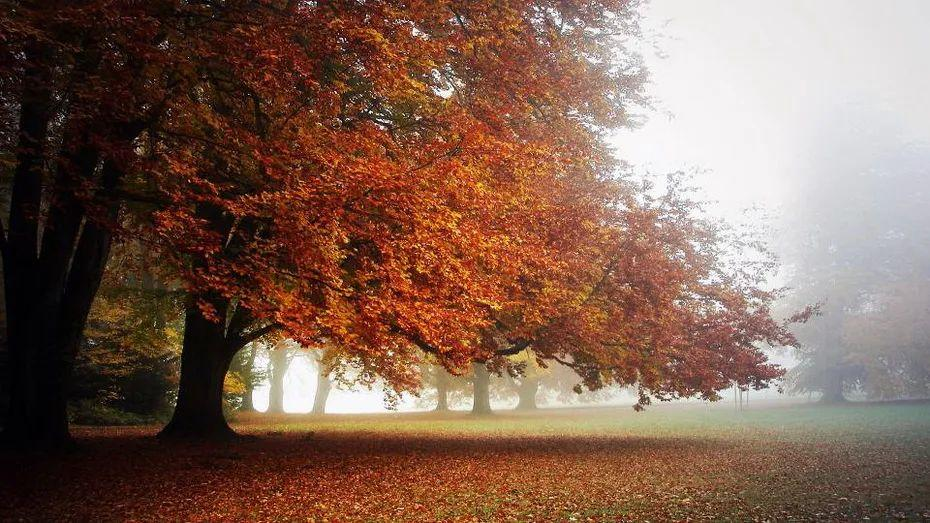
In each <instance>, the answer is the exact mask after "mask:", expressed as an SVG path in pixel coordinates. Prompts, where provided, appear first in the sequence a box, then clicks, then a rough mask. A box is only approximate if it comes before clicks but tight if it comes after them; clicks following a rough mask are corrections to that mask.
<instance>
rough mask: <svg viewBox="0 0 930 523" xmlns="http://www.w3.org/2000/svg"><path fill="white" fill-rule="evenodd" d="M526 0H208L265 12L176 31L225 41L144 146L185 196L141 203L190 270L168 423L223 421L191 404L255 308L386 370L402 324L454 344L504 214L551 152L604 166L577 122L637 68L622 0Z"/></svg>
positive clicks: (632, 87)
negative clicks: (239, 2)
mask: <svg viewBox="0 0 930 523" xmlns="http://www.w3.org/2000/svg"><path fill="white" fill-rule="evenodd" d="M537 7H538V6H537V5H535V4H533V3H516V2H515V3H514V5H513V9H509V10H508V9H498V7H497V6H494V7H491V6H489V5H484V4H480V3H479V4H475V5H473V6H463V7H462V8H461V9H460V10H459V9H456V10H451V11H450V9H449V7H448V6H445V5H440V4H437V5H432V4H424V5H417V6H416V8H413V7H411V6H404V7H395V6H394V5H393V4H391V3H380V2H372V3H366V4H364V5H356V4H343V3H336V4H326V5H315V4H299V5H292V6H289V9H291V10H290V11H287V16H286V17H284V16H281V14H280V13H277V12H275V11H274V10H273V9H272V10H265V9H261V8H257V9H254V10H252V11H231V12H225V11H223V12H222V13H221V14H222V15H224V16H227V15H228V16H229V17H231V18H228V19H224V20H225V21H227V22H231V21H232V22H235V25H236V26H245V27H256V28H266V29H267V28H271V27H273V28H274V30H264V31H263V30H259V29H255V30H251V29H250V30H248V31H246V32H247V33H248V34H247V35H246V36H247V37H248V38H245V37H243V38H242V39H241V41H239V40H237V41H236V42H235V44H234V45H231V42H230V41H229V38H228V37H224V41H223V43H222V45H217V44H216V42H208V38H210V37H211V36H210V34H209V33H208V34H207V36H205V37H199V36H198V37H199V38H201V40H202V41H199V42H196V43H187V42H184V44H185V45H188V46H189V48H190V49H192V51H191V53H192V54H197V53H206V54H209V53H208V52H207V51H206V49H213V48H218V47H221V48H224V49H228V48H229V47H234V48H235V49H236V52H233V53H229V54H223V55H221V56H211V58H212V59H213V61H212V62H211V63H210V64H209V67H208V68H207V70H208V71H210V74H209V76H208V77H207V78H203V79H199V81H198V82H196V83H194V84H192V85H196V90H193V91H190V93H191V94H190V95H189V96H188V98H187V99H185V100H183V103H181V102H179V104H178V105H177V106H175V107H174V109H175V110H176V111H177V112H176V115H177V116H176V117H175V118H172V119H171V120H170V121H169V122H167V124H168V125H166V126H165V127H164V128H162V129H159V135H158V137H159V141H160V145H159V151H160V153H159V156H158V158H157V162H156V164H157V166H159V167H160V169H162V170H163V174H161V177H163V178H165V179H167V180H168V183H167V185H166V186H167V187H168V191H169V192H170V193H180V194H183V195H184V198H182V199H179V200H178V202H177V204H176V205H166V206H165V207H164V208H163V209H162V210H161V211H160V212H158V213H156V220H155V222H156V224H157V230H158V231H159V235H160V239H161V240H162V241H163V242H164V244H166V245H167V246H169V247H168V248H166V252H168V253H169V254H171V256H172V259H173V261H175V263H176V264H177V265H178V266H179V267H180V270H181V272H182V273H183V274H184V276H185V279H186V281H187V282H188V288H189V289H190V290H191V300H190V304H189V307H188V317H187V324H188V327H187V329H186V331H187V332H189V333H191V335H190V336H186V337H185V344H184V345H185V348H184V351H183V354H184V356H182V371H181V372H182V376H181V385H180V392H179V402H178V413H177V415H176V419H175V420H173V421H172V424H170V425H169V427H167V428H166V431H165V434H166V435H168V434H171V433H172V432H176V431H178V432H180V433H181V434H185V435H192V434H197V433H200V434H203V435H209V434H227V433H228V432H229V431H228V427H227V426H226V425H225V422H224V421H223V420H222V419H221V417H219V415H218V412H219V410H218V409H217V408H216V407H215V406H214V407H211V408H210V414H209V415H203V414H202V413H201V414H195V411H197V410H199V409H205V408H206V405H207V404H208V403H209V404H214V405H215V403H216V401H217V400H216V398H218V397H219V394H218V393H217V392H216V391H217V390H218V388H219V387H220V382H219V380H218V379H217V377H218V376H219V375H220V374H222V373H223V372H224V369H226V368H228V361H229V360H230V358H231V354H234V353H235V352H236V351H237V350H238V348H239V346H241V345H240V343H241V342H242V341H243V338H251V337H252V336H253V335H254V334H255V333H263V332H264V330H265V329H276V328H281V329H283V330H284V331H285V332H286V333H287V335H288V336H291V337H293V338H294V339H296V340H297V341H299V342H300V343H301V344H303V345H307V346H309V345H315V344H319V343H320V342H321V340H324V339H329V340H333V342H334V343H337V344H338V345H339V346H340V347H342V349H341V350H344V351H346V352H347V353H348V354H351V355H352V357H353V358H355V363H356V364H358V365H360V366H361V367H363V368H364V369H366V371H371V372H376V373H378V374H380V375H382V376H384V377H386V378H387V379H389V380H390V381H391V382H392V383H393V384H394V385H396V386H397V387H398V388H399V389H404V388H413V387H415V385H416V382H417V380H416V379H415V375H414V373H412V372H410V370H409V369H407V368H406V365H407V363H409V361H411V360H412V359H414V358H415V353H416V351H415V348H414V347H412V346H411V344H410V343H409V341H407V340H408V339H409V338H410V337H411V336H416V337H418V338H420V339H425V340H427V341H428V342H430V343H438V344H440V345H442V346H443V347H444V350H443V351H441V352H442V358H441V359H442V360H443V361H442V363H443V364H444V365H447V366H449V367H455V368H461V367H462V366H463V365H464V364H465V363H466V362H468V361H471V359H472V352H473V351H474V347H475V344H474V334H475V332H477V331H478V330H480V327H481V325H482V324H484V323H485V322H486V321H487V316H486V314H485V312H486V310H487V307H488V306H489V305H493V304H494V303H495V301H496V300H497V297H498V296H499V295H500V294H501V293H500V289H499V287H501V286H503V285H506V283H505V282H506V281H507V280H508V279H509V276H510V273H512V271H511V269H510V268H511V267H513V266H514V265H515V264H518V263H522V262H523V260H526V259H529V258H530V256H531V255H532V253H531V252H530V251H529V249H527V250H526V251H525V252H521V253H520V256H515V255H514V252H513V249H514V248H516V246H517V245H519V244H520V243H521V238H522V237H523V236H525V234H526V232H527V229H526V227H525V225H526V222H525V221H520V220H513V217H514V216H515V215H518V214H519V213H521V212H524V211H532V210H533V209H535V208H537V207H538V208H540V209H546V208H547V204H548V200H546V199H539V198H537V197H538V196H545V197H546V198H548V199H551V198H552V197H553V196H556V195H553V194H552V192H551V191H544V190H543V189H544V188H545V187H548V186H550V185H551V184H552V183H553V182H554V181H558V180H561V178H562V177H563V176H564V175H565V173H566V172H568V171H577V173H578V176H584V175H586V176H589V177H591V176H598V175H600V174H602V173H603V172H606V169H607V167H608V166H609V165H610V161H609V157H608V155H607V153H606V151H605V149H604V148H603V143H602V139H601V137H600V136H599V134H598V133H597V132H595V131H594V129H595V128H597V127H598V126H609V125H617V124H622V123H624V122H625V121H627V119H628V117H627V114H626V107H628V106H629V104H630V103H634V102H636V101H637V100H638V98H639V88H640V87H639V86H640V85H641V83H642V75H641V70H640V69H639V68H638V67H637V65H636V64H635V63H633V62H631V61H629V60H627V57H628V55H624V54H623V53H617V47H616V45H614V44H618V43H619V38H620V37H619V36H618V35H619V34H620V32H627V33H629V31H630V29H631V27H632V24H634V23H635V22H634V21H633V19H634V18H635V17H634V14H635V11H634V10H633V9H632V7H630V6H627V5H625V4H620V3H616V4H615V3H612V2H610V3H608V2H605V3H597V2H594V3H588V4H586V5H585V6H584V9H581V6H580V5H579V6H576V5H570V4H564V5H561V4H560V6H557V7H547V8H546V9H537ZM217 9H220V8H217ZM240 17H242V18H241V19H240ZM221 19H223V18H221ZM334 20H338V21H339V23H334V22H333V21H334ZM556 21H560V22H559V23H555V22H556ZM410 27H414V28H415V29H416V30H415V31H411V30H410ZM500 27H512V28H513V31H510V32H501V31H500V30H499V28H500ZM596 28H599V29H601V30H594V29H596ZM614 29H615V30H616V31H614ZM240 36H241V35H239V34H238V33H234V34H233V35H232V37H233V38H239V37H240ZM269 48H270V49H275V50H276V51H278V50H280V52H267V49H269ZM398 49H403V50H404V58H405V59H404V60H403V61H399V60H398V59H397V58H398V55H397V54H396V53H397V50H398ZM240 50H241V51H242V52H244V53H247V54H248V55H249V58H248V59H247V60H240V59H239V58H240V57H239V55H238V54H237V53H238V52H239V51H240ZM194 51H196V53H194ZM255 56H261V57H262V60H261V61H258V62H256V61H255V60H254V57H255ZM516 56H519V57H520V60H514V57H516ZM595 56H596V57H598V58H597V59H596V60H593V61H592V60H591V57H595ZM557 57H561V59H558V58H557ZM618 59H620V60H622V61H623V63H620V62H618ZM245 63H248V64H249V67H246V68H243V64H245ZM385 64H391V67H387V68H386V67H385ZM253 68H256V69H253ZM257 70H260V72H256V71H257ZM491 71H493V72H494V74H488V73H489V72H491ZM527 76H533V77H534V82H532V83H527V82H525V81H524V79H525V78H526V77H527ZM308 78H310V79H312V81H308V80H307V79H308ZM566 82H571V83H572V89H564V86H565V83H566ZM521 100H526V102H521ZM515 101H516V103H515ZM181 115H183V117H181ZM553 130H558V132H557V133H554V132H553ZM556 136H558V138H557V139H556V138H555V137H556ZM594 171H597V172H594ZM178 172H181V173H184V174H185V175H186V178H185V179H183V180H181V181H182V182H183V183H182V184H178V183H177V182H174V183H173V181H174V180H176V178H175V177H173V176H172V175H173V173H178ZM163 185H164V184H163ZM570 185H571V183H570V182H568V181H565V182H561V181H560V182H559V183H558V186H560V187H568V186H570ZM285 202H286V205H285ZM501 209H506V210H507V212H503V213H502V212H501ZM525 219H526V218H524V220H525ZM535 256H536V257H538V253H536V255H535ZM223 318H232V319H230V320H229V321H228V323H229V324H230V325H234V326H235V327H236V329H229V328H227V329H225V332H224V329H223V328H222V327H221V326H220V325H221V324H222V323H224V322H223V321H222V319H223ZM210 324H212V325H213V327H210V326H209V325H210ZM245 325H248V326H252V325H254V326H255V327H254V328H252V327H246V328H241V327H242V326H245ZM439 325H442V328H440V327H439ZM230 331H233V332H232V334H230ZM236 331H238V332H236ZM185 358H186V359H185ZM185 363H187V364H185ZM185 369H188V370H189V371H190V372H187V371H186V370H185ZM188 374H191V375H193V376H194V377H191V378H190V379H186V378H185V376H186V375H188ZM198 388H199V389H201V390H199V391H198V392H193V391H194V390H196V389H198ZM188 395H194V396H195V397H196V398H200V399H197V400H191V401H187V400H186V399H185V398H186V397H187V396H188ZM201 399H202V400H201ZM189 405H193V407H190V406H189ZM205 420H210V421H209V426H207V425H205V423H207V421H205ZM182 426H184V427H186V428H184V429H183V430H179V429H178V427H182Z"/></svg>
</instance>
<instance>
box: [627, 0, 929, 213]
mask: <svg viewBox="0 0 930 523" xmlns="http://www.w3.org/2000/svg"><path fill="white" fill-rule="evenodd" d="M645 26H646V27H645V28H646V31H647V33H649V34H652V35H654V36H655V35H657V34H658V37H657V38H658V41H657V43H658V45H659V47H660V48H661V50H662V52H663V53H664V54H665V55H666V57H665V58H660V57H658V56H656V55H655V53H646V56H645V58H646V63H647V66H648V67H649V69H650V71H651V77H652V84H651V85H650V86H649V93H650V94H651V95H652V96H654V97H655V98H656V102H657V106H658V107H657V108H658V112H657V113H653V114H651V115H649V121H648V123H647V124H646V125H645V126H643V127H642V128H640V129H637V130H635V131H632V132H622V133H619V134H618V136H617V138H616V141H615V143H616V145H617V147H618V149H619V151H620V154H621V156H622V157H623V158H625V159H627V160H628V161H631V162H633V163H634V164H638V165H640V166H643V167H645V168H648V169H649V170H651V171H653V172H658V173H661V172H667V171H673V170H678V169H683V168H685V169H689V168H694V169H701V170H702V174H701V175H700V176H699V178H698V180H697V181H698V182H699V183H700V185H702V186H704V187H705V188H706V191H707V195H708V196H709V197H710V198H711V199H713V200H716V201H718V202H719V204H718V205H717V206H716V211H717V212H719V213H720V214H721V215H724V216H727V217H732V216H734V215H736V214H737V213H739V211H740V210H741V209H743V208H746V207H749V206H752V205H755V204H765V205H767V206H769V207H770V208H771V209H772V210H773V211H777V206H778V205H779V204H780V203H781V202H782V200H783V199H784V198H785V197H786V196H787V195H788V194H789V193H790V191H792V189H793V188H794V183H795V180H796V179H797V177H798V176H805V175H809V174H808V173H805V159H806V155H807V151H808V150H809V147H810V146H811V144H816V143H820V142H823V141H824V140H823V138H822V137H819V136H818V134H819V133H824V132H829V129H830V121H831V119H834V118H835V117H836V115H837V114H839V113H841V112H843V111H845V110H847V109H846V108H847V107H849V106H852V105H860V106H866V107H870V108H874V111H869V112H876V113H885V114H886V115H887V114H890V115H892V117H893V118H895V119H899V121H898V122H897V125H899V126H900V128H901V129H902V132H903V133H905V138H907V139H910V140H915V141H930V103H928V100H930V96H928V93H930V2H928V1H926V0H914V1H882V2H877V1H851V0H808V1H800V0H787V1H786V0H767V1H762V0H726V1H725V0H701V1H692V0H654V1H653V2H652V3H651V4H650V5H649V6H648V7H647V10H646V20H645Z"/></svg>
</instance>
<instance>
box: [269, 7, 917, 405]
mask: <svg viewBox="0 0 930 523" xmlns="http://www.w3.org/2000/svg"><path fill="white" fill-rule="evenodd" d="M644 13H645V15H644V16H645V18H644V20H643V29H644V32H645V33H646V34H645V36H646V41H647V42H650V43H651V44H652V47H647V48H644V49H642V50H641V52H642V54H643V59H644V61H645V62H646V66H647V68H648V70H649V71H650V77H651V82H650V85H649V87H648V91H649V92H650V93H651V95H652V97H653V106H654V108H653V110H650V111H648V112H647V113H645V114H643V115H642V117H641V119H642V121H643V124H642V125H641V126H640V128H638V129H635V130H632V131H626V130H624V131H621V132H618V133H617V134H616V137H615V140H614V143H615V146H616V148H617V152H618V155H619V157H620V158H622V159H623V160H625V161H626V162H629V164H630V165H631V167H632V169H633V170H634V171H635V172H637V173H640V174H645V173H650V174H654V175H662V174H664V173H669V172H675V171H685V172H689V173H693V183H694V184H695V185H697V186H698V187H699V189H700V192H701V194H702V196H703V197H704V198H705V199H706V200H708V202H709V203H710V204H709V205H708V207H707V212H708V213H709V214H711V215H713V216H716V217H719V218H721V219H725V220H727V221H729V222H731V223H736V224H747V223H748V224H749V225H765V227H766V229H767V231H768V232H767V234H768V235H770V236H771V237H770V238H769V240H770V241H771V242H772V246H773V248H774V250H775V251H776V253H777V254H778V255H779V257H780V258H781V260H782V264H783V267H782V271H781V273H780V276H779V278H778V280H779V281H776V282H772V284H773V285H789V286H792V287H795V288H796V292H795V293H794V295H793V296H792V297H791V298H790V299H789V300H787V302H788V303H786V307H787V306H789V305H799V304H804V303H815V302H822V301H823V302H824V305H823V310H824V316H822V317H820V318H815V319H814V320H813V322H812V323H811V324H810V325H808V326H805V327H804V329H802V331H801V332H800V335H801V340H802V342H805V343H806V344H810V345H812V346H815V347H831V346H834V345H836V344H841V343H843V340H837V339H834V340H828V339H826V338H824V336H825V333H824V332H825V331H829V332H830V333H832V335H833V336H834V337H836V336H841V331H843V332H859V333H862V336H861V337H862V338H863V339H865V338H867V335H868V334H870V333H871V334H874V333H875V332H877V331H878V330H880V329H881V328H884V329H886V330H888V329H890V330H891V331H892V332H893V333H894V334H895V335H898V336H900V335H901V333H902V331H903V330H906V329H909V334H908V336H910V338H912V341H914V340H918V341H914V342H915V343H917V342H922V341H920V340H919V338H920V336H919V335H918V334H919V333H916V332H915V331H914V327H916V326H919V325H920V324H922V323H923V322H924V320H925V319H926V317H925V316H924V315H923V314H922V312H923V311H925V309H926V306H925V305H924V304H925V303H926V302H925V301H924V304H920V303H918V304H916V305H915V304H913V303H912V304H910V306H908V305H907V304H905V305H899V307H903V308H904V309H906V310H909V311H910V312H911V314H909V315H906V316H907V317H906V318H904V319H902V320H900V321H903V322H905V323H907V322H910V323H908V325H907V326H906V327H904V326H901V325H898V326H894V325H891V326H889V325H884V326H882V327H879V326H878V325H877V324H875V323H874V322H873V323H869V322H868V321H859V322H858V323H856V322H852V324H850V318H852V319H853V320H855V319H856V317H857V316H856V314H858V315H859V316H863V314H864V313H866V312H868V310H867V309H868V307H873V308H877V307H880V306H888V304H887V302H888V296H894V297H896V298H898V297H900V293H895V292H890V293H889V292H888V291H886V292H885V293H884V294H881V292H880V291H879V290H878V289H879V287H881V288H882V289H889V288H891V287H893V286H894V285H897V286H898V287H900V286H902V285H903V286H905V287H910V288H914V285H912V284H908V283H906V281H907V280H906V275H903V273H905V272H906V273H908V274H910V277H914V278H917V279H918V280H920V281H923V282H925V281H926V275H927V274H928V273H930V271H928V269H930V266H927V265H926V260H927V259H928V256H927V255H926V254H927V249H928V244H930V241H928V238H927V234H928V233H927V232H926V227H925V224H926V223H927V221H922V222H921V219H922V218H923V217H927V216H930V211H926V210H924V209H925V208H926V207H924V204H925V203H926V204H927V205H928V206H930V201H928V198H927V196H928V195H927V194H926V187H927V186H930V175H928V171H930V169H928V167H927V166H928V165H930V154H927V153H926V147H927V144H930V105H928V104H927V103H926V94H927V93H928V92H930V63H928V61H927V56H930V38H928V37H927V33H926V31H927V27H930V4H928V3H926V2H923V1H916V0H914V1H902V0H899V1H894V2H883V3H878V2H867V1H847V0H843V1H839V0H818V1H816V2H813V1H796V0H794V1H759V0H746V1H739V2H734V1H723V0H709V1H702V2H691V1H685V0H677V1H675V0H653V1H652V2H651V3H650V4H649V5H648V6H647V7H646V9H645V11H644ZM879 196H880V197H879ZM921 213H923V214H921ZM760 217H766V218H765V220H766V221H765V223H764V224H759V223H756V222H758V221H759V220H760V219H761V218H760ZM818 235H819V236H818ZM818 238H819V239H818ZM876 239H880V240H882V241H876ZM865 245H869V246H871V248H870V252H864V251H863V250H862V249H860V247H862V246H865ZM898 247H900V249H898V250H897V251H896V250H895V249H896V248H898ZM881 257H884V258H883V259H879V258H881ZM902 260H904V261H905V262H906V263H904V264H902V263H899V262H901V261H902ZM905 265H906V267H905ZM852 266H855V271H853V270H852ZM825 271H834V272H836V271H842V274H844V275H846V276H847V277H848V280H847V281H845V283H844V284H843V285H845V287H843V285H840V287H843V288H842V289H841V290H842V292H840V291H839V290H837V288H836V281H837V277H836V274H832V273H831V274H826V273H825ZM802 275H803V277H802ZM818 275H819V276H820V279H819V280H818V281H816V282H814V281H806V282H805V281H803V280H804V279H805V278H807V279H808V280H810V279H812V278H813V279H817V277H818ZM850 275H852V276H850ZM857 278H858V279H857ZM921 278H923V279H922V280H921ZM879 280H881V281H880V282H879ZM824 281H829V282H833V285H834V286H833V287H829V288H827V287H824V286H823V285H822V283H823V282H824ZM863 282H867V284H864V283H863ZM872 282H875V285H874V287H875V288H874V289H870V288H866V287H870V286H871V283H872ZM841 283H842V282H841ZM918 286H919V285H918ZM864 294H868V295H869V298H863V295H864ZM841 295H842V296H843V298H842V299H844V300H846V302H847V303H846V304H845V305H844V304H842V303H841V299H840V298H838V296H841ZM882 296H885V298H882ZM883 300H884V301H883ZM899 301H900V300H899ZM917 301H918V302H919V301H920V300H917ZM883 303H884V304H885V305H882V304H883ZM864 304H865V305H864ZM869 304H871V305H869ZM863 307H865V309H863ZM896 317H898V318H900V317H902V315H901V314H898V315H897V316H896ZM886 323H887V322H886ZM840 324H842V328H841V325H840ZM856 329H858V330H856ZM886 338H888V336H886ZM923 339H927V338H926V337H925V338H923ZM847 341H848V340H847ZM818 343H819V344H820V345H818ZM874 345H875V344H874V343H873V346H874ZM819 350H820V353H819V354H820V356H823V355H824V354H825V353H826V351H827V349H824V348H821V349H819ZM921 350H923V351H924V352H926V350H925V348H923V349H921ZM881 357H882V358H885V355H882V356H881ZM265 358H266V357H265V356H264V355H263V354H259V355H258V356H257V359H256V365H257V366H258V367H260V368H264V367H265V366H266V365H267V360H266V359H265ZM771 358H772V359H773V361H775V362H777V363H780V364H782V365H784V366H785V367H788V368H796V367H799V364H800V363H802V360H801V359H799V356H798V354H795V353H793V352H789V351H780V352H776V353H773V354H771ZM814 359H816V358H814ZM873 359H874V358H873ZM807 360H808V363H810V362H811V361H813V359H811V358H808V359H807ZM883 361H884V360H883ZM821 363H822V364H826V363H824V362H821ZM314 365H315V364H314V363H313V360H312V357H311V356H302V355H298V356H296V357H295V359H294V361H293V362H292V363H291V365H290V367H289V370H288V372H287V375H286V377H285V398H284V408H285V410H286V411H288V412H307V411H309V410H310V409H311V407H312V405H313V396H314V390H315V389H316V380H317V372H316V368H315V366H314ZM821 366H822V365H821ZM814 367H816V365H814ZM860 367H862V365H860ZM866 367H867V366H866ZM857 368H858V369H859V370H856V369H851V370H850V369H846V371H844V372H847V374H848V375H849V376H850V378H849V379H850V380H852V379H853V378H852V376H853V375H854V374H855V373H856V372H859V373H860V374H861V373H863V372H866V371H867V370H868V369H867V368H865V370H863V369H862V368H859V367H857ZM817 372H821V373H822V372H823V370H822V369H821V370H817ZM790 377H793V378H797V376H790ZM849 383H852V381H850V382H849ZM799 388H800V389H803V388H804V387H803V386H802V387H799ZM268 391H269V385H268V384H267V383H265V384H262V385H260V386H258V387H257V388H256V390H255V392H254V395H253V400H254V405H255V407H256V408H257V409H259V410H264V409H265V408H266V407H267V404H268ZM630 397H631V396H628V395H626V394H619V395H618V396H616V397H615V398H613V401H615V402H620V403H624V402H626V403H629V399H630ZM723 397H724V398H725V399H729V400H730V401H732V398H731V397H730V396H729V395H728V394H727V392H724V393H723ZM752 397H753V398H773V397H778V393H777V391H775V390H768V391H762V392H752ZM494 403H495V406H496V407H507V406H510V405H512V404H513V403H515V400H497V401H495V402H494ZM466 404H467V402H466ZM398 407H399V410H416V409H418V408H430V407H429V406H426V405H423V404H422V402H421V403H420V404H418V403H417V402H416V401H415V400H414V399H413V398H404V399H403V400H402V401H401V402H400V404H399V406H398ZM383 410H385V407H384V404H383V393H382V391H381V390H379V389H378V388H376V389H375V390H371V391H368V390H364V389H363V390H357V391H346V390H340V389H339V388H336V389H334V390H333V391H332V392H331V395H330V397H329V402H328V404H327V411H328V412H333V413H339V412H343V413H345V412H378V411H383Z"/></svg>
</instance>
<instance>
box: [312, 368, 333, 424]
mask: <svg viewBox="0 0 930 523" xmlns="http://www.w3.org/2000/svg"><path fill="white" fill-rule="evenodd" d="M319 365H320V369H319V371H318V372H317V375H316V394H314V396H313V413H314V414H325V413H326V400H328V399H329V393H330V391H331V390H333V383H332V382H331V381H329V369H328V368H327V367H326V366H325V365H323V363H322V362H321V363H320V364H319Z"/></svg>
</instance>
